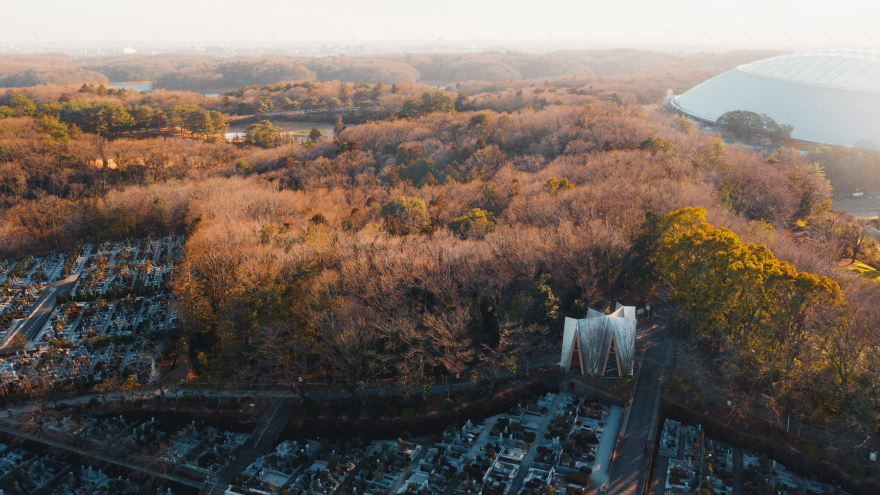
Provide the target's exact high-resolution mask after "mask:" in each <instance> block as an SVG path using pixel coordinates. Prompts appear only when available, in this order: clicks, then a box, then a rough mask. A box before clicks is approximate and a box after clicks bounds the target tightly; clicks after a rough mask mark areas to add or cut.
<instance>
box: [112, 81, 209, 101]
mask: <svg viewBox="0 0 880 495" xmlns="http://www.w3.org/2000/svg"><path fill="white" fill-rule="evenodd" d="M107 86H108V87H111V88H116V89H119V88H125V89H135V90H137V91H146V92H147V93H149V92H150V91H152V90H153V83H152V82H150V81H133V82H112V83H109V84H107ZM205 96H207V97H208V98H220V93H205Z"/></svg>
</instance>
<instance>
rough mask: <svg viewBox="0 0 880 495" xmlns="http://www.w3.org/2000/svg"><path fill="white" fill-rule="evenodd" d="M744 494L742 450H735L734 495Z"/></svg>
mask: <svg viewBox="0 0 880 495" xmlns="http://www.w3.org/2000/svg"><path fill="white" fill-rule="evenodd" d="M742 492H743V453H742V450H740V449H737V448H734V449H733V495H742Z"/></svg>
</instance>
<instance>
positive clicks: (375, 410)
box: [370, 407, 382, 421]
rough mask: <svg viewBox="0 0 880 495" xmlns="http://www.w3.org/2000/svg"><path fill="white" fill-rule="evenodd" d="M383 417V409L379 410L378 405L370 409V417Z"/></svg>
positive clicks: (374, 418) (375, 418) (373, 418)
mask: <svg viewBox="0 0 880 495" xmlns="http://www.w3.org/2000/svg"><path fill="white" fill-rule="evenodd" d="M381 417H382V411H380V410H379V408H378V407H374V408H372V409H370V419H372V420H373V421H376V420H377V419H379V418H381Z"/></svg>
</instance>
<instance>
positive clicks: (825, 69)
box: [672, 50, 880, 146]
mask: <svg viewBox="0 0 880 495" xmlns="http://www.w3.org/2000/svg"><path fill="white" fill-rule="evenodd" d="M672 105H673V106H675V107H676V108H677V109H678V110H680V111H681V112H683V113H685V114H688V115H690V116H692V117H696V118H698V119H701V120H704V121H709V122H714V121H716V120H717V119H718V117H720V116H721V115H722V114H724V113H725V112H729V111H733V110H746V111H751V112H756V113H759V114H765V115H767V116H769V117H770V118H772V119H773V120H775V121H776V122H777V123H779V124H788V125H791V126H792V127H793V128H794V130H793V131H792V138H793V139H796V140H802V141H811V142H818V143H828V144H843V145H846V146H871V145H872V143H873V146H877V145H880V50H812V51H806V52H798V53H790V54H787V55H781V56H778V57H772V58H768V59H764V60H759V61H757V62H752V63H750V64H746V65H741V66H739V67H737V68H736V69H734V70H730V71H727V72H725V73H723V74H721V75H719V76H717V77H714V78H712V79H709V80H708V81H705V82H703V83H702V84H699V85H697V86H695V87H694V88H691V89H690V90H689V91H687V92H686V93H684V94H683V95H680V96H678V97H676V98H675V99H674V100H673V102H672ZM856 143H860V144H856Z"/></svg>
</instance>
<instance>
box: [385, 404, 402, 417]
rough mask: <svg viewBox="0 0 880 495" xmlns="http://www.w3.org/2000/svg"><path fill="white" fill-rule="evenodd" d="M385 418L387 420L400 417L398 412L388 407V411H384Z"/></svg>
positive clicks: (392, 407) (394, 408)
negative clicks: (387, 418)
mask: <svg viewBox="0 0 880 495" xmlns="http://www.w3.org/2000/svg"><path fill="white" fill-rule="evenodd" d="M385 416H387V417H389V418H392V419H393V418H396V417H398V416H400V412H399V411H398V410H397V408H396V407H394V406H388V409H386V410H385Z"/></svg>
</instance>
